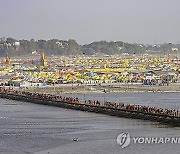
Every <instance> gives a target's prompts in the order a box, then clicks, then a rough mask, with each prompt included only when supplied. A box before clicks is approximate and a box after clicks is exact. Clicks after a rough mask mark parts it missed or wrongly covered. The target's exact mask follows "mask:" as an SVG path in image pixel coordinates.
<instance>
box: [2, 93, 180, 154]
mask: <svg viewBox="0 0 180 154" xmlns="http://www.w3.org/2000/svg"><path fill="white" fill-rule="evenodd" d="M73 95H74V94H73ZM74 96H78V97H81V98H82V99H83V98H84V97H85V98H86V99H98V100H102V101H104V100H105V101H106V100H111V101H116V102H131V103H136V104H146V105H150V106H158V107H163V106H164V107H167V108H177V109H179V108H180V96H179V93H106V94H85V95H84V94H75V95H74ZM122 132H129V133H130V135H131V138H133V137H164V138H165V137H168V138H171V137H180V128H177V127H170V126H168V125H162V124H159V123H157V122H150V121H145V120H138V119H127V118H121V117H114V116H109V115H103V114H96V113H89V112H82V111H76V110H70V109H62V108H58V107H52V106H45V105H37V104H31V103H25V102H18V101H13V100H7V99H0V153H5V154H6V153H12V154H14V153H15V154H16V153H17V154H24V153H37V154H46V153H51V154H111V153H113V154H119V153H121V154H131V153H133V154H139V153H140V154H141V153H142V154H144V153H146V154H161V153H163V154H169V153H171V154H175V153H179V149H180V148H179V147H180V144H177V143H176V144H175V143H174V144H172V143H166V144H162V143H159V144H158V143H152V144H145V143H142V144H134V143H133V139H131V143H130V145H129V146H128V147H126V148H124V149H122V148H121V147H120V146H119V145H118V144H117V142H116V138H117V136H118V135H119V134H120V133H122ZM74 138H78V140H79V141H78V142H76V141H73V139H74Z"/></svg>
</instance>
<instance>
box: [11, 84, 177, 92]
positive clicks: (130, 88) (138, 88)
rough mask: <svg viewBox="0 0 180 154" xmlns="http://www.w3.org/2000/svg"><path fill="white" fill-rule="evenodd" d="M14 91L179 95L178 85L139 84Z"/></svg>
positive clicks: (75, 85) (36, 88)
mask: <svg viewBox="0 0 180 154" xmlns="http://www.w3.org/2000/svg"><path fill="white" fill-rule="evenodd" d="M14 89H15V90H16V89H17V90H21V91H29V92H39V93H50V94H55V93H59V94H73V93H77V94H79V93H82V94H84V93H92V94H93V93H143V92H148V93H179V92H180V83H175V84H171V85H169V86H156V85H155V86H147V85H141V84H128V85H127V84H102V85H79V84H58V85H54V86H51V85H48V86H46V87H28V88H25V87H22V88H19V87H14Z"/></svg>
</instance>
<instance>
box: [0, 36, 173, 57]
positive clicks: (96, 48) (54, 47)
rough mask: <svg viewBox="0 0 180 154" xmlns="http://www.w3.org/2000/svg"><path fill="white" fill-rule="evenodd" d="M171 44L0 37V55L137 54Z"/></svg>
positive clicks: (169, 48) (160, 48)
mask: <svg viewBox="0 0 180 154" xmlns="http://www.w3.org/2000/svg"><path fill="white" fill-rule="evenodd" d="M172 47H174V45H173V44H170V43H168V44H163V45H161V46H153V45H143V44H137V43H133V44H130V43H125V42H122V41H111V42H107V41H99V42H92V43H90V44H86V45H79V44H78V43H77V42H76V41H75V40H73V39H69V40H59V39H50V40H42V39H41V40H34V39H31V40H24V39H22V40H17V39H14V38H11V37H9V38H0V56H4V55H5V54H6V53H8V54H10V55H14V56H19V55H32V54H39V53H40V52H45V54H46V55H52V54H53V55H79V54H82V55H83V54H85V55H92V54H95V53H103V54H108V55H111V54H122V53H129V54H139V53H145V52H146V51H149V50H150V51H151V50H152V51H156V50H158V51H166V52H168V51H171V48H172Z"/></svg>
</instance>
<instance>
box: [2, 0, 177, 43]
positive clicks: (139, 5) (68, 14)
mask: <svg viewBox="0 0 180 154" xmlns="http://www.w3.org/2000/svg"><path fill="white" fill-rule="evenodd" d="M179 6H180V0H0V37H6V38H7V37H13V38H16V39H32V38H33V39H35V40H38V39H46V40H47V39H54V38H56V39H60V40H68V39H75V40H76V41H77V42H78V43H79V44H89V43H91V42H94V41H101V40H106V41H124V42H129V43H143V44H154V43H179V41H180V9H179Z"/></svg>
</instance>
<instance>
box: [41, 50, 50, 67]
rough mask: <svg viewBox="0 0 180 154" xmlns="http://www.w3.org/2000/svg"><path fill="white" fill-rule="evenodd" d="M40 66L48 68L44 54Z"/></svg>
mask: <svg viewBox="0 0 180 154" xmlns="http://www.w3.org/2000/svg"><path fill="white" fill-rule="evenodd" d="M40 66H43V67H47V66H48V62H47V59H46V57H45V54H44V52H42V53H41V59H40Z"/></svg>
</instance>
